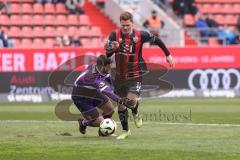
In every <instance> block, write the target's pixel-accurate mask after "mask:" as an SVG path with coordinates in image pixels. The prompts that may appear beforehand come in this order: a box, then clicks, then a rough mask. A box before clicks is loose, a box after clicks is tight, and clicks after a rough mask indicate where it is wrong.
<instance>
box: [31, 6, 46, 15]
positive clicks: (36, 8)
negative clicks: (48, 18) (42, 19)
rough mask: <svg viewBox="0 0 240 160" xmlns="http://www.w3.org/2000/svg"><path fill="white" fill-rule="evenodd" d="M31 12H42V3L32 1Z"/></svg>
mask: <svg viewBox="0 0 240 160" xmlns="http://www.w3.org/2000/svg"><path fill="white" fill-rule="evenodd" d="M33 12H34V13H35V14H42V13H44V12H43V5H42V4H39V3H34V5H33Z"/></svg>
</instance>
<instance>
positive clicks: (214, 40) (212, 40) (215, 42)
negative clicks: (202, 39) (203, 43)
mask: <svg viewBox="0 0 240 160" xmlns="http://www.w3.org/2000/svg"><path fill="white" fill-rule="evenodd" d="M208 45H209V46H219V45H220V44H219V42H218V39H217V38H209V39H208Z"/></svg>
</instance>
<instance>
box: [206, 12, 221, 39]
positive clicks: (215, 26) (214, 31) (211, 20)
mask: <svg viewBox="0 0 240 160" xmlns="http://www.w3.org/2000/svg"><path fill="white" fill-rule="evenodd" d="M206 22H207V25H208V27H209V28H210V30H211V31H210V35H209V36H211V37H216V36H217V30H218V27H219V24H218V23H217V22H216V21H215V20H214V18H213V16H212V15H211V14H209V15H208V16H207V18H206Z"/></svg>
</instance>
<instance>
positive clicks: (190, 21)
mask: <svg viewBox="0 0 240 160" xmlns="http://www.w3.org/2000/svg"><path fill="white" fill-rule="evenodd" d="M184 24H185V25H186V26H188V27H192V26H194V25H195V17H194V16H193V15H191V14H185V15H184Z"/></svg>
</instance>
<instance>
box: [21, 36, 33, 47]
mask: <svg viewBox="0 0 240 160" xmlns="http://www.w3.org/2000/svg"><path fill="white" fill-rule="evenodd" d="M21 48H32V40H31V39H28V38H27V39H25V38H24V39H22V41H21Z"/></svg>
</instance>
